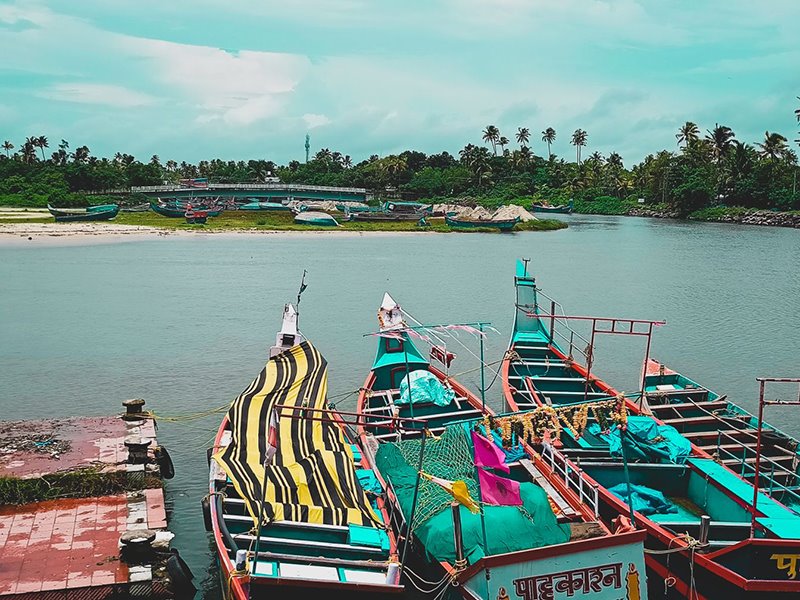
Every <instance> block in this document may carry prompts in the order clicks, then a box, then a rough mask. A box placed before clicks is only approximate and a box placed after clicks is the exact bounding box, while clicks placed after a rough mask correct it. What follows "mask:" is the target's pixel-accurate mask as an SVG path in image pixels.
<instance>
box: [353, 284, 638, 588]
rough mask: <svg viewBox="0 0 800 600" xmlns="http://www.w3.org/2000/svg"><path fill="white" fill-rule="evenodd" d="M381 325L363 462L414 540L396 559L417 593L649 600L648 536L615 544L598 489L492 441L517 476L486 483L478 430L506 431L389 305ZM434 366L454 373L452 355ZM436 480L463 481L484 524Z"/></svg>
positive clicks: (366, 401) (363, 428)
mask: <svg viewBox="0 0 800 600" xmlns="http://www.w3.org/2000/svg"><path fill="white" fill-rule="evenodd" d="M378 314H379V324H380V329H381V332H380V335H378V337H377V339H378V351H377V355H376V357H375V360H374V362H373V366H372V369H371V371H370V373H369V375H368V377H367V379H366V382H365V383H364V385H363V387H362V389H361V392H360V395H359V399H358V414H359V418H360V419H361V421H360V424H359V427H358V433H359V439H360V442H361V453H362V455H366V456H368V457H369V459H370V462H371V463H372V464H373V466H374V468H375V469H376V473H377V476H378V478H379V480H380V481H381V482H382V483H383V484H384V487H386V488H387V489H388V490H389V492H388V508H389V509H390V519H391V520H390V523H391V524H392V528H393V529H394V530H395V531H396V532H397V533H398V537H399V538H400V539H407V540H411V544H412V546H413V547H412V548H411V549H409V547H407V546H406V545H405V544H401V547H400V549H399V550H400V557H401V561H402V562H403V565H402V569H403V573H404V574H405V576H406V577H407V578H408V581H409V583H413V584H414V586H415V587H417V588H418V589H420V590H425V591H428V592H429V595H430V596H431V597H447V596H445V594H446V593H448V592H450V593H451V596H449V597H453V596H456V595H461V596H463V597H465V598H470V599H477V598H490V599H491V600H495V599H497V598H501V599H506V598H527V599H533V598H553V597H559V598H561V597H566V596H563V592H566V591H569V592H570V593H569V595H570V596H572V595H575V596H576V597H578V598H583V597H586V598H609V599H611V598H621V597H627V598H644V597H645V596H644V591H645V588H644V586H645V583H644V555H643V550H642V540H643V537H644V532H642V531H632V530H629V531H626V532H621V533H618V534H613V533H611V531H610V529H609V528H608V527H606V526H604V525H603V524H602V523H600V522H599V520H598V518H597V514H596V512H595V510H594V509H593V508H592V506H593V504H592V502H593V500H592V499H593V498H595V496H594V491H593V488H591V487H590V486H589V485H588V484H587V485H586V486H585V487H583V484H582V483H581V482H580V479H579V478H577V477H573V482H574V487H572V488H570V487H568V486H567V485H565V484H563V483H562V482H561V480H560V479H558V478H557V477H556V476H555V475H554V474H553V472H552V471H551V468H550V466H549V464H548V463H547V462H546V461H544V460H543V459H542V457H541V456H539V455H536V454H534V453H533V452H532V451H531V449H530V448H527V447H525V446H523V445H520V444H517V445H515V446H513V447H511V448H509V453H507V454H505V453H504V451H503V450H501V449H500V448H499V447H497V446H496V444H495V442H494V441H489V439H488V438H484V440H483V441H484V443H485V444H488V445H489V446H490V447H491V448H494V449H495V450H491V451H490V452H494V453H495V455H498V454H499V455H505V463H504V464H505V466H506V467H507V468H508V470H509V473H508V474H507V475H503V476H502V477H497V476H495V475H494V474H492V473H489V474H488V475H487V473H479V472H478V471H479V469H478V467H477V466H476V464H475V463H476V459H475V458H474V454H473V452H474V449H473V447H472V444H473V443H474V441H473V440H475V439H476V438H473V437H472V431H474V430H475V429H476V428H477V429H478V430H479V431H480V432H482V433H483V434H488V432H487V431H486V429H485V427H487V426H488V427H489V428H490V429H491V430H492V431H491V435H492V438H494V436H495V434H496V433H497V431H496V429H495V425H497V424H499V423H500V420H497V421H496V422H495V423H494V425H492V424H491V421H490V419H494V418H495V417H490V415H491V414H492V412H491V410H490V409H489V408H488V407H485V406H484V405H483V403H482V402H481V400H480V399H478V398H477V397H476V396H475V395H474V394H472V393H471V392H470V391H469V390H467V389H466V388H464V387H463V386H462V385H461V384H459V383H458V382H457V381H455V380H454V379H453V378H451V377H449V376H448V374H447V369H448V367H447V366H445V365H444V364H443V365H442V367H441V370H440V369H439V368H437V367H435V366H433V365H432V364H431V362H429V361H428V360H427V359H426V358H425V357H424V356H423V354H422V353H421V352H420V351H419V349H418V348H417V346H416V345H415V344H414V342H413V341H412V340H411V338H410V337H409V335H410V332H411V331H412V330H411V329H409V328H407V327H406V326H405V317H406V315H405V314H404V313H403V311H402V310H401V309H400V307H399V306H397V304H396V303H395V302H394V300H393V299H392V298H391V297H390V296H389V295H388V294H387V295H385V296H384V299H383V302H382V304H381V308H380V311H379V313H378ZM457 327H461V328H462V329H463V328H464V326H463V325H459V326H457ZM417 334H418V336H426V335H427V334H431V330H426V329H419V330H418V331H417ZM435 355H436V356H439V357H442V358H444V359H445V362H450V360H449V357H448V354H447V352H446V351H445V352H439V353H435ZM423 440H424V445H423ZM512 453H513V454H512ZM500 470H501V471H502V470H504V469H503V468H501V469H500ZM481 471H482V469H481ZM420 472H424V473H425V476H421V475H419V473H420ZM428 476H431V477H435V478H442V479H444V480H446V482H449V483H450V484H453V487H456V486H455V484H454V482H456V483H458V482H463V484H464V486H465V488H466V489H467V490H468V491H469V494H468V495H469V497H470V498H471V499H473V500H478V499H480V498H483V500H484V501H486V502H487V504H485V505H484V508H483V513H482V514H481V515H480V516H478V515H476V514H473V513H472V512H470V510H468V509H467V507H466V505H462V504H459V503H453V502H452V501H453V496H451V495H450V494H449V493H447V492H443V488H442V487H441V486H440V485H439V484H437V483H435V482H434V481H432V480H430V479H428ZM486 477H489V478H493V481H494V482H495V483H498V482H499V485H500V486H505V485H507V486H509V488H511V489H514V488H516V489H518V490H519V502H513V504H514V505H513V506H512V505H504V506H501V505H491V506H490V505H489V504H488V503H491V502H492V500H490V499H489V498H488V495H489V491H490V490H489V489H488V487H487V484H486V482H485V481H484V479H485V478H486ZM481 481H484V482H483V483H479V482H481ZM461 497H462V498H463V495H462V496H461ZM595 499H596V498H595ZM494 500H496V498H494ZM520 502H521V504H520ZM594 506H596V504H594ZM456 521H457V522H458V524H456ZM409 523H411V524H412V527H411V528H410V529H411V536H409V534H408V531H409ZM457 540H458V542H457ZM423 582H428V583H423ZM429 582H434V583H433V584H431V583H429ZM448 585H450V586H452V588H450V589H449V590H448V589H447V588H448ZM565 586H566V587H565ZM426 588H427V590H426ZM554 591H555V592H556V593H558V592H561V593H558V595H557V596H554V595H553V592H554ZM439 594H441V596H439Z"/></svg>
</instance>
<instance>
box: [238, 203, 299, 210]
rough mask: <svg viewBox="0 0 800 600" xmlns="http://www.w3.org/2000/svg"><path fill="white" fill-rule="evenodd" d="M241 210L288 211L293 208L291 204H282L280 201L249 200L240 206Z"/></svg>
mask: <svg viewBox="0 0 800 600" xmlns="http://www.w3.org/2000/svg"><path fill="white" fill-rule="evenodd" d="M239 210H256V211H283V212H288V211H290V210H292V209H291V207H290V206H287V205H286V204H281V203H280V202H248V203H247V204H242V205H241V206H240V207H239Z"/></svg>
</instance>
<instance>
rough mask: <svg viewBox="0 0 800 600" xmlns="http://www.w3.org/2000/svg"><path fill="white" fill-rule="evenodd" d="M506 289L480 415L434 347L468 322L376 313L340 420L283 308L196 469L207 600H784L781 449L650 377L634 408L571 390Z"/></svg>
mask: <svg viewBox="0 0 800 600" xmlns="http://www.w3.org/2000/svg"><path fill="white" fill-rule="evenodd" d="M514 282H515V289H516V301H515V303H514V312H515V323H514V330H513V334H512V338H511V342H510V344H509V347H508V350H507V351H506V353H505V355H504V357H503V360H502V366H501V369H500V371H499V373H498V376H499V378H500V380H501V382H502V398H500V399H499V400H501V402H497V401H496V400H498V399H495V401H488V402H487V400H486V398H485V396H484V391H481V394H480V396H479V395H476V394H474V393H473V392H472V391H470V390H469V389H467V388H466V387H465V386H464V385H462V384H461V383H459V382H458V381H457V380H456V378H455V377H454V376H453V375H452V374H451V372H450V367H451V364H452V361H453V360H454V359H456V356H455V355H454V354H453V353H452V352H450V351H448V347H447V345H446V344H447V341H448V339H451V340H455V339H456V337H457V336H458V333H457V332H464V331H466V332H468V333H471V334H473V335H474V336H475V337H476V338H478V339H480V338H481V337H482V336H483V335H484V333H483V331H482V325H481V324H473V325H465V324H456V325H436V326H432V325H427V326H422V325H420V324H418V323H417V322H416V321H414V320H413V318H412V317H411V316H410V315H409V314H408V313H407V312H405V311H404V310H403V309H401V308H400V306H399V305H398V304H397V303H396V302H395V301H394V300H393V299H392V298H391V297H390V296H389V295H388V294H386V295H385V296H384V298H383V301H382V303H381V306H380V309H379V311H378V331H377V332H375V333H373V334H370V335H372V336H374V339H375V340H376V343H377V351H376V355H375V358H374V361H373V363H372V367H371V368H370V369H369V371H368V372H367V375H366V380H365V382H364V384H363V386H362V387H361V389H360V390H359V391H358V399H357V405H356V408H355V411H351V412H348V411H345V410H343V409H340V408H339V407H337V406H336V405H335V404H334V403H333V402H332V401H331V398H330V397H328V395H327V362H326V361H325V359H324V357H322V355H321V354H320V352H319V350H317V349H316V347H315V346H314V345H313V343H312V342H311V341H310V340H309V339H307V338H306V337H305V336H304V335H303V334H302V333H301V332H300V330H299V329H298V326H297V313H296V311H295V309H294V307H293V306H292V305H286V307H285V310H284V315H283V322H282V327H281V330H280V331H279V333H278V334H277V336H276V342H275V345H274V346H273V347H272V348H271V350H270V358H269V360H268V361H267V363H266V365H265V367H264V369H262V371H261V372H260V373H259V375H258V376H257V377H256V379H255V380H254V381H253V382H252V383H251V384H250V385H249V386H248V387H247V388H246V389H245V390H244V392H242V394H241V395H240V396H239V397H238V398H237V399H236V400H235V401H234V402H233V403H232V405H231V408H230V410H229V412H228V414H227V416H226V417H225V419H224V420H223V422H222V424H221V426H220V428H219V431H218V434H217V436H216V440H215V443H214V447H213V448H212V449H210V451H209V467H210V471H209V473H210V475H209V494H208V496H207V497H206V498H205V499H204V506H203V508H204V516H205V519H206V526H207V528H208V530H209V531H211V532H212V534H213V541H214V548H215V550H216V554H217V557H218V559H219V564H220V575H221V577H222V580H223V583H224V585H225V589H227V590H230V593H231V595H232V596H233V597H234V598H240V599H245V598H266V597H268V596H270V595H275V594H276V593H280V592H279V589H280V590H283V591H284V593H289V590H294V591H296V592H299V593H302V594H303V595H304V597H305V596H308V595H311V594H318V593H324V594H325V595H326V596H335V597H343V598H344V597H347V598H350V597H353V596H356V595H358V596H360V597H370V598H371V597H378V596H384V595H396V594H398V593H404V592H405V593H407V594H408V593H410V592H414V594H415V595H417V596H420V595H421V596H424V597H434V598H446V597H464V598H484V599H487V600H510V599H511V598H522V599H524V600H534V599H539V598H541V599H552V598H571V597H581V598H584V597H585V598H592V599H601V598H602V599H605V598H614V599H618V598H626V599H640V598H647V597H650V598H691V599H693V600H694V599H712V598H726V599H733V598H796V597H798V595H800V581H799V580H797V578H796V576H797V562H798V561H799V560H800V515H798V510H800V509H798V507H800V496H798V493H797V491H798V490H799V489H800V481H799V480H798V477H800V475H799V474H798V467H799V466H800V454H798V443H797V441H796V440H794V439H792V438H791V437H790V436H788V435H786V434H784V433H782V432H780V431H778V430H777V429H775V428H773V427H770V426H767V425H764V428H765V431H766V432H767V434H766V435H765V437H764V439H760V440H759V439H757V438H758V436H757V431H761V427H757V425H758V423H757V419H756V417H754V416H753V415H751V414H750V413H748V412H747V411H745V410H744V409H742V408H741V407H739V406H737V405H736V404H734V403H732V402H731V401H729V400H727V398H725V397H724V396H722V397H721V396H719V395H717V394H716V393H714V392H712V391H711V390H709V389H707V388H705V387H703V386H701V385H700V384H698V383H696V382H694V381H692V380H690V379H688V378H686V377H685V376H683V375H681V374H679V373H677V372H675V371H672V370H670V369H669V368H668V367H666V366H664V365H662V364H660V363H658V362H656V361H654V360H652V359H649V357H648V359H647V360H646V364H645V372H644V377H643V385H642V390H641V393H640V394H638V395H633V396H630V395H629V396H625V395H623V394H622V393H620V392H618V391H617V390H616V389H615V388H613V387H612V386H611V385H610V384H608V383H606V382H605V381H603V380H602V379H600V378H599V377H598V376H597V375H596V374H595V373H593V372H592V371H591V368H592V360H591V354H592V353H591V348H589V349H588V350H584V352H585V353H586V354H585V355H588V357H587V360H585V361H583V362H585V364H582V362H581V361H579V360H577V359H576V358H575V355H576V354H578V352H577V349H576V348H577V342H576V338H575V335H576V333H575V332H574V331H572V330H569V329H567V330H561V331H559V329H558V328H559V326H563V327H566V326H568V325H569V321H568V319H567V318H564V317H563V316H559V317H556V315H555V314H554V313H555V311H554V310H553V307H554V306H555V302H554V301H548V299H546V298H545V297H544V295H543V294H542V292H541V290H540V289H539V288H538V286H537V283H536V280H535V278H534V277H533V276H532V275H531V274H530V273H528V270H527V263H523V262H520V263H519V264H518V266H517V273H516V276H515V280H514ZM551 302H552V303H551ZM559 324H561V325H559ZM631 331H633V329H631ZM462 335H463V334H462ZM559 340H566V341H564V342H563V343H562V342H560V341H559ZM422 344H427V345H429V346H430V352H429V353H428V352H423V351H422V350H421V349H420V348H421V347H422ZM452 344H453V341H451V347H452ZM501 404H502V405H503V406H504V409H503V410H502V411H496V410H495V409H494V408H493V407H496V406H499V405H501ZM757 443H760V444H761V449H762V453H763V455H764V459H763V460H766V461H769V463H768V464H769V465H770V466H769V468H767V469H766V470H762V471H761V472H760V473H756V470H755V469H754V468H753V460H752V459H753V455H754V452H755V445H756V444H757ZM754 484H756V485H758V490H756V489H755V488H754ZM754 493H757V495H758V503H757V507H755V506H753V503H752V499H753V494H754Z"/></svg>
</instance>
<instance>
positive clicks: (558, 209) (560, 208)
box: [531, 200, 574, 215]
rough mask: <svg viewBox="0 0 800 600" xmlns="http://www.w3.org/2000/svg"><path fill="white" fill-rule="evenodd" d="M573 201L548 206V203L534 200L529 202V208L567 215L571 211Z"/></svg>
mask: <svg viewBox="0 0 800 600" xmlns="http://www.w3.org/2000/svg"><path fill="white" fill-rule="evenodd" d="M573 205H574V202H573V201H572V200H570V201H569V204H559V205H557V206H550V205H549V204H542V203H541V202H534V203H533V204H531V210H532V211H533V212H539V213H551V214H565V215H568V214H570V213H571V212H572V207H573Z"/></svg>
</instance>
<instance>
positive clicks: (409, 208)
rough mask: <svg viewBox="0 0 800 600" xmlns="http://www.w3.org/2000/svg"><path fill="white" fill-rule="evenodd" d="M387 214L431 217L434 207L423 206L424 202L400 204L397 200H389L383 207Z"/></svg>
mask: <svg viewBox="0 0 800 600" xmlns="http://www.w3.org/2000/svg"><path fill="white" fill-rule="evenodd" d="M381 208H382V209H383V210H384V211H385V212H391V213H412V214H419V213H422V214H423V215H430V213H431V210H432V208H433V207H432V205H430V204H423V203H422V202H400V201H395V200H387V201H386V202H384V203H383V204H382V205H381Z"/></svg>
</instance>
